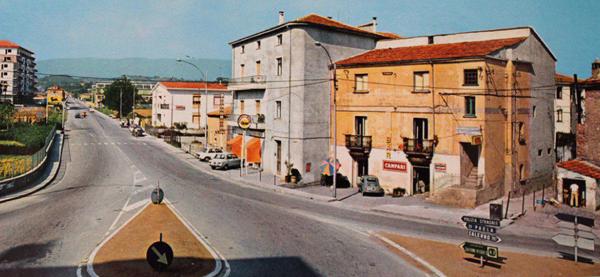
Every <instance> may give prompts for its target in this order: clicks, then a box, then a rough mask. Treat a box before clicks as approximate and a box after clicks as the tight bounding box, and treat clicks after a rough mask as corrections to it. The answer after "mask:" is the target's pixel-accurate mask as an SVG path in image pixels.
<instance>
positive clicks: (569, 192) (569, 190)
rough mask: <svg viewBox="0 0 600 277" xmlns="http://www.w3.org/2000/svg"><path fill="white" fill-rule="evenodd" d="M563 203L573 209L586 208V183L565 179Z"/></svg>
mask: <svg viewBox="0 0 600 277" xmlns="http://www.w3.org/2000/svg"><path fill="white" fill-rule="evenodd" d="M562 193H563V203H564V204H566V205H569V206H571V207H575V208H579V207H585V198H586V195H585V181H584V180H577V179H569V178H563V191H562Z"/></svg>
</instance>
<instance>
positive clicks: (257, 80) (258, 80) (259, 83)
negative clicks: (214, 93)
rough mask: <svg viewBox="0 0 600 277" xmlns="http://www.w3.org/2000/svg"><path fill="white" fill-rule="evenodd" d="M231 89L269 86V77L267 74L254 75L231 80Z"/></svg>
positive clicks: (229, 86)
mask: <svg viewBox="0 0 600 277" xmlns="http://www.w3.org/2000/svg"><path fill="white" fill-rule="evenodd" d="M228 88H229V89H230V90H249V89H265V88H267V77H266V76H265V75H253V76H245V77H239V78H232V79H230V80H229V85H228Z"/></svg>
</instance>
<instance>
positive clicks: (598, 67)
mask: <svg viewBox="0 0 600 277" xmlns="http://www.w3.org/2000/svg"><path fill="white" fill-rule="evenodd" d="M592 79H600V59H598V58H596V60H595V61H594V62H593V63H592Z"/></svg>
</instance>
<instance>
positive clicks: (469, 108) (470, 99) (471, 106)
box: [465, 96, 476, 117]
mask: <svg viewBox="0 0 600 277" xmlns="http://www.w3.org/2000/svg"><path fill="white" fill-rule="evenodd" d="M465 117H476V114H475V96H465Z"/></svg>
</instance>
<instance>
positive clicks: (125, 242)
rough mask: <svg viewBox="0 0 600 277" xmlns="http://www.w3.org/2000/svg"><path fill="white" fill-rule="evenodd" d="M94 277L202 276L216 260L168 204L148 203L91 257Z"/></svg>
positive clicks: (214, 268)
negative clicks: (96, 276)
mask: <svg viewBox="0 0 600 277" xmlns="http://www.w3.org/2000/svg"><path fill="white" fill-rule="evenodd" d="M87 269H88V273H90V275H92V276H94V274H96V275H98V276H158V275H160V276H191V275H193V276H205V275H209V274H211V273H214V272H215V271H217V270H218V261H217V260H215V257H214V255H213V254H212V251H211V250H209V249H208V246H207V245H206V244H205V243H204V242H203V241H201V239H200V237H199V236H198V235H196V234H195V232H194V231H193V230H192V229H191V228H190V227H188V225H187V224H186V223H185V222H183V219H182V218H181V217H179V216H178V215H177V214H176V212H175V211H174V208H172V207H171V206H170V204H165V203H163V204H149V205H147V206H145V207H144V208H143V209H142V210H140V212H139V213H138V214H137V215H135V216H134V217H133V218H132V219H130V220H129V221H128V222H126V223H125V224H124V225H123V226H122V227H121V228H119V229H118V230H117V231H116V232H115V233H113V234H111V235H110V236H109V237H108V238H107V239H106V240H105V241H103V242H102V243H101V244H100V245H99V246H98V248H96V250H94V252H93V253H92V256H91V257H90V262H89V264H88V268H87Z"/></svg>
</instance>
